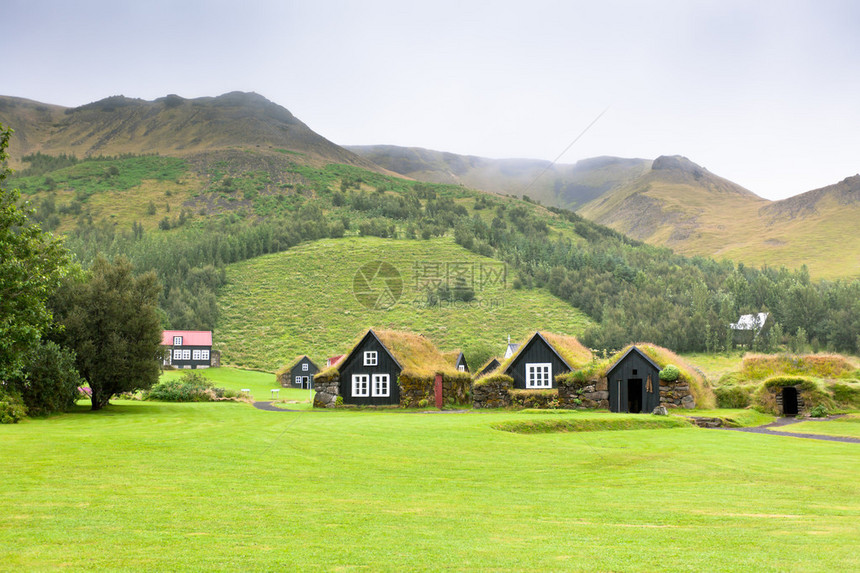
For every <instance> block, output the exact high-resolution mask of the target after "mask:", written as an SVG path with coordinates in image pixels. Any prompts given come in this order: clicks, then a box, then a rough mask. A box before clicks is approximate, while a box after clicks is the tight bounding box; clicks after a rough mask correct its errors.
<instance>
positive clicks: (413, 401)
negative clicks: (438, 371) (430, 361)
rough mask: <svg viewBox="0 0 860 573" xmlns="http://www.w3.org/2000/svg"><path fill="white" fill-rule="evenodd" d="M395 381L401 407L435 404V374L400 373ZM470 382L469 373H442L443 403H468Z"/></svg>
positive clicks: (423, 406) (449, 404)
mask: <svg viewBox="0 0 860 573" xmlns="http://www.w3.org/2000/svg"><path fill="white" fill-rule="evenodd" d="M397 383H398V384H399V385H400V405H401V406H402V407H404V408H425V407H428V406H430V407H433V406H435V404H436V377H435V376H432V377H426V376H424V377H415V376H409V375H405V374H401V375H400V378H398V379H397ZM471 383H472V377H471V376H470V375H469V374H457V375H453V376H452V375H450V374H448V375H443V376H442V398H443V401H444V402H445V405H448V406H452V405H454V404H466V403H468V402H469V389H470V386H471Z"/></svg>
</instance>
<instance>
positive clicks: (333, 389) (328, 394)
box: [314, 374, 340, 408]
mask: <svg viewBox="0 0 860 573" xmlns="http://www.w3.org/2000/svg"><path fill="white" fill-rule="evenodd" d="M314 390H316V393H314V408H334V407H335V405H337V397H338V396H339V395H340V376H339V375H337V374H334V375H332V376H331V377H326V378H321V377H317V376H315V377H314Z"/></svg>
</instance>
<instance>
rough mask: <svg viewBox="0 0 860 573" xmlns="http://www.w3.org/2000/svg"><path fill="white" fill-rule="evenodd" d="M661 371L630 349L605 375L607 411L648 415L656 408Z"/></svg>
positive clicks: (658, 402) (635, 349) (651, 361)
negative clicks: (607, 396)
mask: <svg viewBox="0 0 860 573" xmlns="http://www.w3.org/2000/svg"><path fill="white" fill-rule="evenodd" d="M660 370H661V368H660V367H659V366H658V365H657V364H656V363H655V362H654V361H653V360H652V359H651V358H649V357H648V355H647V354H645V353H644V352H642V351H641V350H639V349H638V348H636V346H631V347H630V348H629V349H627V351H626V352H625V353H624V354H622V355H621V357H620V358H618V359H617V360H616V361H615V363H614V364H612V365H611V366H610V367H609V368H608V369H607V371H606V381H607V387H608V394H609V409H610V410H611V411H613V412H630V413H631V414H638V413H640V412H651V411H652V410H654V408H656V407H657V406H659V405H660Z"/></svg>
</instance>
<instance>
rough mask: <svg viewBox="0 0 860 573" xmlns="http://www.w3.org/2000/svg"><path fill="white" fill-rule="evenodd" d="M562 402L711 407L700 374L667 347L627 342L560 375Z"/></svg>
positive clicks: (624, 407) (646, 408)
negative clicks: (600, 358) (606, 355)
mask: <svg viewBox="0 0 860 573" xmlns="http://www.w3.org/2000/svg"><path fill="white" fill-rule="evenodd" d="M559 385H560V390H559V395H560V397H561V400H560V401H561V405H562V407H567V406H568V405H569V404H576V406H575V407H586V408H609V409H610V410H611V411H613V412H644V413H650V412H652V411H653V410H654V408H656V407H657V406H666V407H667V408H696V407H699V408H713V407H714V405H715V403H716V399H715V397H714V393H713V391H712V390H711V388H710V387H709V386H708V383H707V381H706V380H705V377H704V375H703V374H702V373H701V372H699V371H698V370H696V369H695V368H694V367H693V366H691V365H690V364H688V363H687V362H686V361H685V360H684V359H683V358H681V357H680V356H678V355H677V354H675V353H673V352H672V351H671V350H668V349H666V348H662V347H660V346H657V345H655V344H650V343H637V344H632V345H630V346H627V347H626V348H624V349H622V350H621V351H620V352H618V353H617V354H615V355H614V356H612V357H611V358H610V359H609V360H603V361H597V362H592V363H591V364H588V365H586V366H585V367H584V368H582V369H580V370H577V371H575V372H572V373H571V374H569V375H565V376H563V377H561V378H560V379H559Z"/></svg>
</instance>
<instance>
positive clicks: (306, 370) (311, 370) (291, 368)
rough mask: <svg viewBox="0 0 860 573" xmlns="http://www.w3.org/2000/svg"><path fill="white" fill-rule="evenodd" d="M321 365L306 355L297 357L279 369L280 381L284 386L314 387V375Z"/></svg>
mask: <svg viewBox="0 0 860 573" xmlns="http://www.w3.org/2000/svg"><path fill="white" fill-rule="evenodd" d="M319 371H320V369H319V367H318V366H317V365H316V364H314V362H313V360H311V359H310V358H308V357H307V356H305V355H302V356H298V357H296V358H295V359H294V360H293V361H292V362H290V363H289V364H287V365H286V366H285V367H284V368H282V369H281V370H279V371H278V382H280V384H281V386H283V387H284V388H304V389H308V388H313V380H314V378H313V377H314V375H315V374H316V373H317V372H319Z"/></svg>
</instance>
